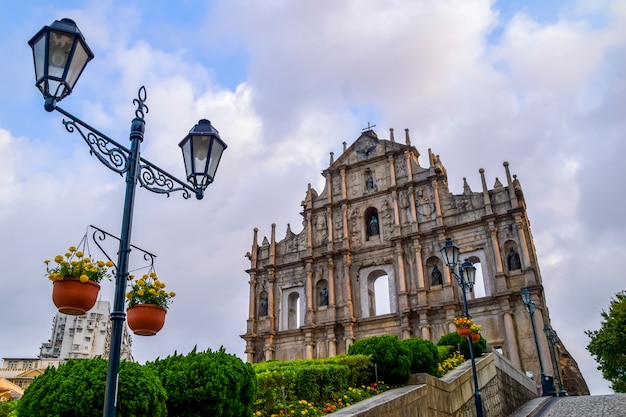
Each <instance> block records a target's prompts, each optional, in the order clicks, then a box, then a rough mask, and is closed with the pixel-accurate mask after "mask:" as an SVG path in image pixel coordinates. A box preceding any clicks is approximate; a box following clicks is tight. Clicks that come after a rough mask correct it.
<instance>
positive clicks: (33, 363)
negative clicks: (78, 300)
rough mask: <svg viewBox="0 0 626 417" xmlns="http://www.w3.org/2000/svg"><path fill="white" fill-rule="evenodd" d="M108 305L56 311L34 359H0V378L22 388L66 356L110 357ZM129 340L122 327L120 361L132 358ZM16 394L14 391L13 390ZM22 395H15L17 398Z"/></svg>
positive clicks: (65, 358)
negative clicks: (76, 313)
mask: <svg viewBox="0 0 626 417" xmlns="http://www.w3.org/2000/svg"><path fill="white" fill-rule="evenodd" d="M110 315H111V304H110V303H109V302H108V301H98V302H97V303H96V305H95V306H94V307H93V308H92V309H91V310H89V311H88V312H87V313H86V314H83V315H82V316H68V315H66V314H62V313H57V314H56V316H55V317H54V319H53V320H52V335H51V337H50V339H49V340H48V341H47V342H45V343H42V344H41V348H40V349H39V357H37V358H32V357H31V358H27V357H21V358H3V361H2V365H1V366H0V378H5V379H6V380H7V381H9V382H11V383H12V384H15V385H17V386H19V387H21V388H22V389H25V388H26V387H27V386H28V385H29V384H30V383H31V382H32V380H33V379H34V378H35V377H36V376H38V375H40V374H41V373H43V371H44V370H45V369H46V368H47V367H49V366H54V367H58V366H59V364H61V363H64V362H66V361H67V360H68V359H89V358H93V357H96V356H102V357H103V358H105V359H107V358H108V357H109V348H110V340H111V321H110V320H109V318H110ZM131 345H132V339H131V336H130V334H129V333H128V328H127V327H126V326H124V333H123V336H122V349H121V358H122V360H128V361H133V355H132V350H131ZM12 395H14V396H15V395H16V393H12ZM20 395H21V394H19V395H18V397H19V396H20Z"/></svg>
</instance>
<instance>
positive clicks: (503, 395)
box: [334, 352, 537, 417]
mask: <svg viewBox="0 0 626 417" xmlns="http://www.w3.org/2000/svg"><path fill="white" fill-rule="evenodd" d="M476 371H477V374H478V384H479V386H480V387H481V397H482V401H483V408H484V410H488V412H486V413H485V414H488V415H489V417H507V416H509V415H511V414H512V413H513V412H514V411H515V410H516V409H517V408H519V407H521V406H522V404H524V403H525V402H526V401H528V400H530V399H532V398H535V397H536V396H537V390H536V387H535V384H534V383H533V381H532V380H530V379H529V378H528V377H527V376H526V375H525V374H523V373H522V372H520V371H518V370H517V369H516V368H515V367H514V366H513V364H512V363H511V362H509V361H508V360H507V359H506V358H504V357H503V356H502V355H499V354H498V353H494V352H492V353H488V354H485V355H483V356H482V357H480V358H478V359H477V360H476ZM474 401H475V400H474V387H473V374H472V367H471V363H470V361H467V362H465V363H464V364H463V365H461V366H459V367H458V368H456V369H455V370H453V371H452V372H450V373H448V374H446V375H445V376H444V377H442V378H435V377H432V376H430V375H427V374H416V375H412V376H411V380H410V382H409V385H408V386H406V387H402V388H397V389H394V390H391V391H388V392H385V393H383V394H380V395H378V396H376V397H372V398H369V399H367V400H365V401H361V402H359V403H357V404H355V405H353V406H351V407H348V408H345V409H343V410H340V411H338V412H336V413H335V414H334V415H335V416H337V417H342V416H343V417H346V416H353V417H475V416H476V406H475V402H474Z"/></svg>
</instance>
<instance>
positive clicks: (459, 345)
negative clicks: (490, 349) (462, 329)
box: [437, 332, 487, 358]
mask: <svg viewBox="0 0 626 417" xmlns="http://www.w3.org/2000/svg"><path fill="white" fill-rule="evenodd" d="M437 345H438V346H453V347H454V349H455V350H459V351H460V352H461V354H462V355H463V356H464V357H466V358H470V352H469V345H468V343H467V338H466V337H461V336H459V335H458V334H457V333H456V332H452V333H448V334H444V335H443V336H442V337H441V339H439V341H438V342H437ZM473 346H474V357H476V358H477V357H479V356H480V355H482V354H483V352H484V351H485V349H487V341H486V340H485V339H483V337H482V336H481V337H480V340H479V341H478V343H474V344H473Z"/></svg>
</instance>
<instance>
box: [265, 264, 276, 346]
mask: <svg viewBox="0 0 626 417" xmlns="http://www.w3.org/2000/svg"><path fill="white" fill-rule="evenodd" d="M268 281H269V289H268V290H267V307H268V309H267V316H268V318H269V320H270V333H272V334H274V333H275V332H276V313H275V305H274V304H275V301H274V283H275V282H276V271H275V270H274V268H273V267H270V268H269V270H268Z"/></svg>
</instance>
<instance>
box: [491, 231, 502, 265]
mask: <svg viewBox="0 0 626 417" xmlns="http://www.w3.org/2000/svg"><path fill="white" fill-rule="evenodd" d="M489 235H490V237H491V246H493V256H494V259H495V261H496V273H498V274H501V273H502V271H503V267H502V255H501V254H500V245H499V244H498V229H497V228H496V227H495V226H494V225H493V222H489Z"/></svg>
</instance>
